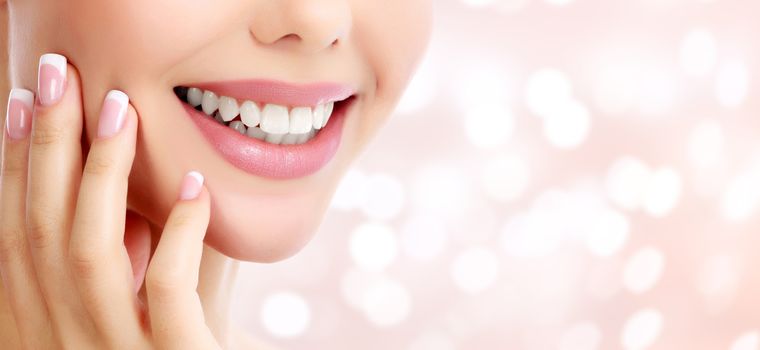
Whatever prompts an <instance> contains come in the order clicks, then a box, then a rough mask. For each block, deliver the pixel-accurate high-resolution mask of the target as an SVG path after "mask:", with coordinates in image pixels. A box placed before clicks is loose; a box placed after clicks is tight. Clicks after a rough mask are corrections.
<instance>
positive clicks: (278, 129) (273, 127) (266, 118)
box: [261, 103, 290, 134]
mask: <svg viewBox="0 0 760 350" xmlns="http://www.w3.org/2000/svg"><path fill="white" fill-rule="evenodd" d="M261 130H264V131H265V132H267V133H269V134H287V133H288V131H290V116H289V114H288V108H287V107H283V106H280V105H276V104H271V103H270V104H268V105H266V106H265V107H264V110H263V111H261Z"/></svg>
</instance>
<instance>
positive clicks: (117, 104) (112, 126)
mask: <svg viewBox="0 0 760 350" xmlns="http://www.w3.org/2000/svg"><path fill="white" fill-rule="evenodd" d="M127 106H129V97H128V96H127V94H125V93H124V92H122V91H119V90H111V91H109V92H108V95H106V99H105V100H104V101H103V108H102V109H101V110H100V118H99V119H98V138H107V137H111V136H113V135H116V134H118V133H119V131H121V128H122V127H124V121H125V120H126V116H127Z"/></svg>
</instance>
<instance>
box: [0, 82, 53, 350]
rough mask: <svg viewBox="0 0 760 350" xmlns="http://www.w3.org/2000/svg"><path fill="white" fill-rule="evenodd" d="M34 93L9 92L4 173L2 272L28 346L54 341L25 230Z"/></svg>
mask: <svg viewBox="0 0 760 350" xmlns="http://www.w3.org/2000/svg"><path fill="white" fill-rule="evenodd" d="M33 108H34V93H32V92H31V91H29V90H23V89H12V90H11V93H10V96H9V98H8V112H7V115H6V124H5V137H4V138H3V166H2V175H0V189H2V190H1V191H0V274H1V275H2V279H3V286H4V287H5V290H6V295H7V297H8V300H9V301H10V308H11V311H12V312H13V316H14V320H15V322H16V328H17V329H18V332H19V337H20V340H21V342H22V345H23V346H24V348H27V349H42V348H44V347H47V346H49V345H50V344H52V343H51V342H50V341H51V340H52V339H50V338H49V337H46V336H45V335H50V334H51V332H50V331H51V330H50V325H49V323H48V321H47V320H48V313H47V308H46V306H45V300H44V298H43V297H42V292H41V291H40V288H39V285H38V284H37V277H36V276H35V272H34V266H33V263H32V258H31V256H30V253H29V247H28V246H27V244H26V236H25V234H24V226H25V225H24V220H25V210H26V203H25V201H26V184H27V181H26V176H27V165H28V158H29V157H28V150H29V132H30V130H31V126H32V109H33Z"/></svg>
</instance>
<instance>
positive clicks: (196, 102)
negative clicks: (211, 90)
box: [187, 88, 203, 107]
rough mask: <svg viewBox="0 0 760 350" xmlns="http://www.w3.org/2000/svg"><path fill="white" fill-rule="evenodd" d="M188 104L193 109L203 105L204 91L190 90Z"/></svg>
mask: <svg viewBox="0 0 760 350" xmlns="http://www.w3.org/2000/svg"><path fill="white" fill-rule="evenodd" d="M187 103H189V104H190V105H191V106H193V107H198V106H200V105H201V103H203V90H201V89H199V88H190V89H188V90H187Z"/></svg>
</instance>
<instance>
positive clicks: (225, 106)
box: [187, 88, 335, 135]
mask: <svg viewBox="0 0 760 350" xmlns="http://www.w3.org/2000/svg"><path fill="white" fill-rule="evenodd" d="M187 102H188V103H189V104H190V105H191V106H193V107H198V106H201V107H202V109H203V112H204V113H206V114H207V115H209V116H214V113H215V112H216V111H217V110H218V111H219V113H218V116H219V117H221V119H222V120H223V121H224V122H230V121H232V120H234V119H235V118H236V117H237V116H238V115H239V116H240V121H242V123H243V124H245V126H246V127H249V128H250V127H255V126H257V125H260V128H261V130H262V131H264V132H266V133H268V134H280V135H284V134H288V133H290V134H307V133H310V132H311V131H312V129H315V130H319V129H322V128H324V127H325V125H327V122H328V121H329V120H330V116H331V115H332V111H333V108H334V106H335V103H334V102H329V103H325V104H320V105H317V106H315V107H314V108H312V107H293V108H292V109H290V110H289V109H288V107H285V106H282V105H278V104H273V103H268V104H266V105H264V107H263V108H261V104H260V103H256V102H253V101H243V102H242V103H238V101H237V100H236V99H234V98H232V97H227V96H221V97H220V96H217V95H216V94H215V93H213V92H212V91H203V90H201V89H198V88H190V89H188V90H187Z"/></svg>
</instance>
